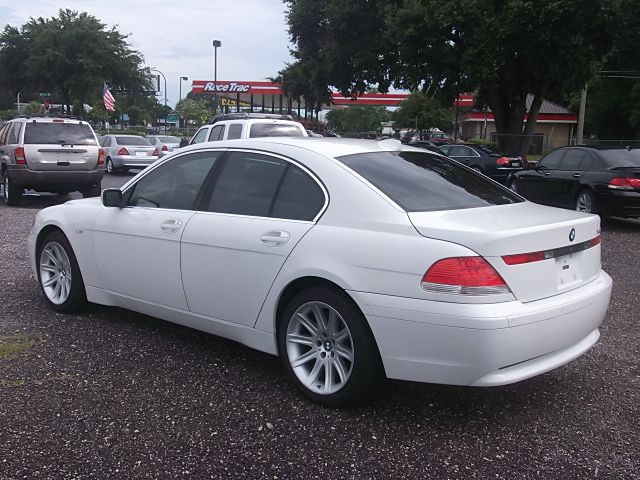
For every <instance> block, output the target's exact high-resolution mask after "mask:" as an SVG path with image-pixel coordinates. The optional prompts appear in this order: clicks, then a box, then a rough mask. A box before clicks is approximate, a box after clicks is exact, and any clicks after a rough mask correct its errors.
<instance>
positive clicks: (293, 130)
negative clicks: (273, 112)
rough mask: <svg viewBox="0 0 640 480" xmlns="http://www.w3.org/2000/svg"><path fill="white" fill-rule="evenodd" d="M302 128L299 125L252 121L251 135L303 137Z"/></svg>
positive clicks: (252, 136) (253, 136)
mask: <svg viewBox="0 0 640 480" xmlns="http://www.w3.org/2000/svg"><path fill="white" fill-rule="evenodd" d="M303 136H304V135H303V133H302V130H301V129H300V128H299V127H298V126H297V125H287V124H282V123H252V124H251V129H250V130H249V137H250V138H256V137H303Z"/></svg>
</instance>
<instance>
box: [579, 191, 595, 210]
mask: <svg viewBox="0 0 640 480" xmlns="http://www.w3.org/2000/svg"><path fill="white" fill-rule="evenodd" d="M576 210H577V211H578V212H585V213H591V211H592V204H591V197H590V196H589V195H587V194H586V193H581V194H580V196H578V201H577V202H576Z"/></svg>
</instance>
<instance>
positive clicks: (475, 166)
mask: <svg viewBox="0 0 640 480" xmlns="http://www.w3.org/2000/svg"><path fill="white" fill-rule="evenodd" d="M471 170H475V171H476V172H478V173H484V172H483V171H482V169H481V168H480V167H478V166H477V165H473V166H472V167H471Z"/></svg>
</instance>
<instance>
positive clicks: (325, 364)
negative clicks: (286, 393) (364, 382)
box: [286, 302, 354, 395]
mask: <svg viewBox="0 0 640 480" xmlns="http://www.w3.org/2000/svg"><path fill="white" fill-rule="evenodd" d="M286 348H287V357H288V360H289V364H290V365H291V368H292V369H293V372H294V373H295V375H296V377H297V378H298V380H300V382H302V384H303V385H305V386H306V387H307V388H308V389H309V390H311V391H313V392H314V393H317V394H320V395H331V394H333V393H336V392H338V391H339V390H340V389H342V388H343V387H344V386H345V384H346V383H347V381H348V380H349V377H350V376H351V372H352V370H353V360H354V348H353V340H352V337H351V331H350V330H349V327H348V326H347V324H346V323H345V321H344V319H343V318H342V316H341V315H340V314H339V313H338V312H337V311H336V310H335V309H334V308H333V307H331V306H330V305H327V304H326V303H322V302H308V303H305V304H303V305H301V306H300V307H298V309H297V310H296V311H295V312H294V313H293V315H292V316H291V318H290V320H289V324H288V326H287V336H286Z"/></svg>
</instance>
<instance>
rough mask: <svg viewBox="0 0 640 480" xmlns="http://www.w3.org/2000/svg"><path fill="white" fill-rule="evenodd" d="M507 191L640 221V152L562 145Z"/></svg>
mask: <svg viewBox="0 0 640 480" xmlns="http://www.w3.org/2000/svg"><path fill="white" fill-rule="evenodd" d="M509 187H510V188H511V190H513V191H515V192H517V193H519V194H520V195H522V196H524V197H525V198H527V199H528V200H531V201H533V202H536V203H542V204H544V205H551V206H554V207H563V208H571V209H575V210H578V211H579V212H587V213H599V214H600V215H602V216H604V217H609V216H614V217H629V218H638V217H640V150H638V149H630V148H620V149H607V150H599V149H596V148H591V147H562V148H558V149H557V150H554V151H552V152H551V153H549V154H548V155H547V156H545V157H544V158H542V159H541V160H540V161H539V162H538V164H537V165H536V167H535V168H534V169H533V170H527V171H522V172H519V173H516V174H515V175H514V176H513V177H512V178H511V179H510V181H509Z"/></svg>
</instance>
